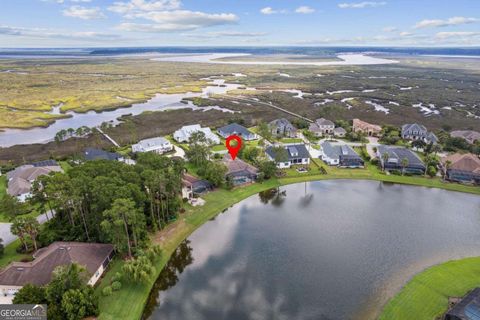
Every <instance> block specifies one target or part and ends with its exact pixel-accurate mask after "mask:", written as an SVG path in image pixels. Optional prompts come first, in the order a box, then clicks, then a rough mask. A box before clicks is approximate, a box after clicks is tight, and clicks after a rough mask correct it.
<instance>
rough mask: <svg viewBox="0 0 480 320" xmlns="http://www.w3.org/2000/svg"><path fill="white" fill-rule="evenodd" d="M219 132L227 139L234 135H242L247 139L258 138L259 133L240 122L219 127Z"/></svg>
mask: <svg viewBox="0 0 480 320" xmlns="http://www.w3.org/2000/svg"><path fill="white" fill-rule="evenodd" d="M218 134H219V135H220V136H222V137H223V138H225V139H226V138H228V137H229V136H232V135H237V136H239V137H242V139H243V140H246V141H250V140H256V139H258V135H256V134H255V133H253V132H251V131H249V130H248V129H247V128H245V127H244V126H242V125H239V124H238V123H231V124H229V125H226V126H224V127H221V128H219V129H218Z"/></svg>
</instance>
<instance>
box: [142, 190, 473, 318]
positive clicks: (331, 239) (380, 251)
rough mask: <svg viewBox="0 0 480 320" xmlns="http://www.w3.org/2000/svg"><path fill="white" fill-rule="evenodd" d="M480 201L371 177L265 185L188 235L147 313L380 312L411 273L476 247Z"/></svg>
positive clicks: (340, 315)
mask: <svg viewBox="0 0 480 320" xmlns="http://www.w3.org/2000/svg"><path fill="white" fill-rule="evenodd" d="M287 194H288V197H287ZM479 206H480V197H478V196H474V195H468V194H462V193H456V192H448V191H445V190H438V189H429V188H422V187H411V186H404V185H386V184H381V183H378V182H375V181H321V182H312V183H307V184H304V183H301V184H297V185H291V186H287V187H282V188H275V189H271V190H267V191H264V192H262V193H260V194H259V195H258V197H257V196H253V197H250V198H248V199H246V200H244V201H242V202H241V203H239V204H237V205H235V206H233V207H232V208H230V209H229V210H228V211H227V212H226V213H225V214H222V215H219V216H218V217H217V219H216V220H214V221H210V222H208V223H206V224H205V225H203V226H202V227H201V228H200V229H199V230H197V231H196V232H195V233H193V234H192V235H191V237H190V238H189V240H190V243H188V247H189V248H190V247H191V250H190V249H189V250H188V251H189V255H188V256H189V258H185V261H188V263H185V266H186V267H185V266H184V267H182V268H176V267H172V268H171V270H170V273H167V274H166V276H165V277H166V278H165V279H163V278H162V276H161V277H160V278H159V279H158V282H159V284H158V285H157V286H156V290H160V292H159V293H158V292H156V291H155V292H153V293H152V297H151V300H150V301H152V302H153V303H150V304H149V308H148V311H146V313H145V317H149V319H152V320H157V319H158V320H160V319H161V320H170V319H171V320H178V319H198V320H210V319H215V320H217V319H218V320H223V319H225V320H226V319H228V320H247V319H248V320H250V319H275V320H276V319H288V320H290V319H294V320H295V319H312V320H314V319H315V320H318V319H357V318H359V319H374V318H375V317H376V315H377V314H378V312H379V310H380V309H381V307H382V305H383V304H384V303H385V302H386V300H387V299H388V297H390V296H392V295H393V294H394V293H395V292H396V291H397V290H398V289H399V288H400V287H401V286H402V285H403V284H404V283H405V282H406V281H407V280H408V279H410V278H411V277H412V276H413V275H414V274H415V273H416V272H419V271H421V270H423V269H424V268H426V267H428V266H430V265H432V264H435V263H439V262H442V261H445V260H449V259H456V258H461V257H465V256H473V255H480V233H479V232H478V229H479V227H480V225H479V223H480V221H479V212H478V209H479ZM192 260H193V262H192ZM175 264H178V263H175ZM180 265H181V264H180ZM179 270H183V272H181V271H179ZM162 275H163V273H162ZM177 278H178V280H177ZM175 282H177V283H176V284H175V285H173V284H174V283H175ZM172 285H173V286H172ZM162 288H163V289H162ZM162 290H164V291H162ZM152 308H153V310H152Z"/></svg>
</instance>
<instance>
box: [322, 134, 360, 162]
mask: <svg viewBox="0 0 480 320" xmlns="http://www.w3.org/2000/svg"><path fill="white" fill-rule="evenodd" d="M321 147H322V155H321V156H320V157H321V159H322V160H323V161H325V163H326V164H328V165H330V166H339V167H342V168H363V167H364V165H365V164H364V162H363V159H362V158H361V157H360V156H359V155H358V154H357V153H356V152H355V150H353V149H352V148H351V147H350V146H348V145H346V144H344V145H333V144H331V143H330V142H328V141H326V142H324V143H322V145H321Z"/></svg>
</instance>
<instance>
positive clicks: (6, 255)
mask: <svg viewBox="0 0 480 320" xmlns="http://www.w3.org/2000/svg"><path fill="white" fill-rule="evenodd" d="M19 245H20V240H18V239H17V240H15V241H13V242H12V243H10V244H9V245H7V246H5V251H4V252H3V256H2V257H0V268H3V267H5V266H7V265H8V264H9V263H10V262H12V261H21V260H22V259H26V258H29V257H31V255H29V254H21V253H17V251H16V249H17V247H18V246H19Z"/></svg>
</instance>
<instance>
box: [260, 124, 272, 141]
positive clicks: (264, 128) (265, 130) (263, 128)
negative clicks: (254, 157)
mask: <svg viewBox="0 0 480 320" xmlns="http://www.w3.org/2000/svg"><path fill="white" fill-rule="evenodd" d="M258 134H259V135H260V136H261V137H262V138H264V139H266V140H268V141H271V140H272V131H271V130H270V127H269V126H268V124H267V123H266V122H263V121H262V122H260V124H259V125H258Z"/></svg>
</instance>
